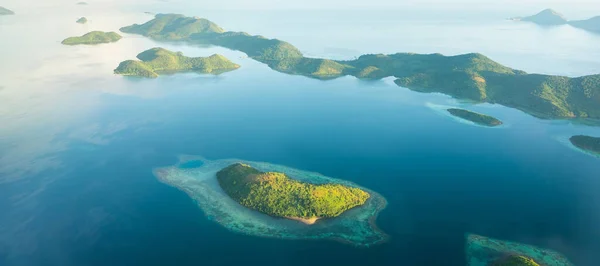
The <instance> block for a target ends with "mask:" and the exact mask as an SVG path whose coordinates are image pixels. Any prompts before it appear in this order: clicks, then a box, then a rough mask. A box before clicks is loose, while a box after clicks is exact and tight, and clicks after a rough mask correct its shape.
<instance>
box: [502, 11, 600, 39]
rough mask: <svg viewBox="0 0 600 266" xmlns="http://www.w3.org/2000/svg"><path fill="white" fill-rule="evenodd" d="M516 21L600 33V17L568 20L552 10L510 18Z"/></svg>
mask: <svg viewBox="0 0 600 266" xmlns="http://www.w3.org/2000/svg"><path fill="white" fill-rule="evenodd" d="M510 20H514V21H527V22H532V23H535V24H538V25H542V26H558V25H566V24H568V25H571V26H573V27H575V28H579V29H582V30H586V31H589V32H593V33H600V16H595V17H593V18H590V19H586V20H568V19H567V18H565V17H564V16H563V15H561V14H560V13H558V12H556V11H554V10H552V9H545V10H543V11H542V12H540V13H538V14H535V15H533V16H529V17H515V18H510Z"/></svg>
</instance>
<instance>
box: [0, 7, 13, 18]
mask: <svg viewBox="0 0 600 266" xmlns="http://www.w3.org/2000/svg"><path fill="white" fill-rule="evenodd" d="M14 14H15V12H13V11H12V10H9V9H6V8H4V7H1V6H0V16H2V15H14Z"/></svg>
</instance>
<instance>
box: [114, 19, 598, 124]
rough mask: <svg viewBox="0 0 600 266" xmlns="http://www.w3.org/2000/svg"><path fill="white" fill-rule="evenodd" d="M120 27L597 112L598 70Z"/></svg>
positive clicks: (513, 103)
mask: <svg viewBox="0 0 600 266" xmlns="http://www.w3.org/2000/svg"><path fill="white" fill-rule="evenodd" d="M121 31H123V32H126V33H134V34H141V35H144V36H148V37H151V38H154V39H158V40H163V41H168V40H171V41H187V42H194V43H198V44H208V45H217V46H222V47H226V48H229V49H233V50H238V51H242V52H244V53H246V54H247V55H248V56H249V57H251V58H253V59H255V60H257V61H260V62H263V63H265V64H267V65H268V66H269V67H271V68H272V69H274V70H277V71H281V72H284V73H290V74H297V75H303V76H308V77H312V78H319V79H330V78H337V77H341V76H345V75H351V76H355V77H358V78H362V79H381V78H384V77H390V76H393V77H396V78H397V79H396V81H395V82H396V84H398V85H399V86H402V87H406V88H409V89H411V90H415V91H419V92H440V93H445V94H448V95H450V96H453V97H456V98H461V99H469V100H473V101H478V102H490V103H498V104H502V105H505V106H509V107H514V108H517V109H520V110H522V111H525V112H527V113H529V114H532V115H534V116H537V117H541V118H600V75H592V76H585V77H579V78H569V77H563V76H550V75H538V74H527V73H525V72H523V71H519V70H515V69H512V68H509V67H506V66H503V65H501V64H499V63H497V62H494V61H493V60H491V59H490V58H488V57H486V56H484V55H481V54H477V53H472V54H464V55H456V56H444V55H441V54H412V53H398V54H391V55H383V54H369V55H363V56H360V57H359V58H357V59H355V60H329V59H322V58H309V57H304V55H303V54H302V53H301V52H300V51H299V50H298V49H297V48H296V47H294V46H293V45H291V44H289V43H287V42H284V41H281V40H277V39H268V38H265V37H263V36H255V35H250V34H248V33H245V32H231V31H228V32H225V31H224V30H223V29H222V28H220V27H219V26H217V25H216V24H214V23H212V22H210V21H208V20H205V19H201V18H190V17H185V16H182V15H175V14H159V15H156V17H155V18H154V19H152V20H150V21H148V22H146V23H144V24H142V25H137V24H135V25H132V26H128V27H123V28H121Z"/></svg>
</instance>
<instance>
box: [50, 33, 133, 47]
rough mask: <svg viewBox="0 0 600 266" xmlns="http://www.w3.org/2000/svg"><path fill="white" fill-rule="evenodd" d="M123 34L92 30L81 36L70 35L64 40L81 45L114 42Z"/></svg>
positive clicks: (64, 41) (64, 42)
mask: <svg viewBox="0 0 600 266" xmlns="http://www.w3.org/2000/svg"><path fill="white" fill-rule="evenodd" d="M121 38H122V37H121V35H119V34H117V33H116V32H103V31H92V32H88V33H86V34H84V35H83V36H79V37H69V38H66V39H64V40H63V41H62V44H64V45H79V44H101V43H112V42H116V41H118V40H120V39H121Z"/></svg>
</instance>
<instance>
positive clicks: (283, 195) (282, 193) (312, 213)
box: [217, 163, 370, 224]
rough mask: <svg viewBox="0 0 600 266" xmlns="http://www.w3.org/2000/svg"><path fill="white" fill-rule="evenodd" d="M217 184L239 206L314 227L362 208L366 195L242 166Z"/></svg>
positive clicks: (222, 176) (221, 174) (233, 167)
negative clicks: (321, 220)
mask: <svg viewBox="0 0 600 266" xmlns="http://www.w3.org/2000/svg"><path fill="white" fill-rule="evenodd" d="M217 180H219V185H220V186H221V188H223V190H224V191H225V193H227V195H229V196H230V197H231V198H232V199H234V200H235V201H237V202H238V203H239V204H241V205H243V206H246V207H248V208H250V209H253V210H257V211H260V212H262V213H265V214H268V215H271V216H274V217H283V218H288V219H292V220H297V221H301V222H303V223H305V224H314V223H315V222H316V221H317V220H319V219H321V218H333V217H337V216H339V215H340V214H342V213H343V212H345V211H347V210H349V209H351V208H354V207H356V206H360V205H363V204H364V203H365V202H366V201H367V199H369V197H370V196H369V193H367V192H365V191H364V190H362V189H360V188H356V187H349V186H344V185H341V184H323V185H313V184H310V183H304V182H299V181H296V180H294V179H291V178H289V177H288V176H287V175H286V174H284V173H277V172H269V173H265V172H261V171H259V170H257V169H254V168H253V167H252V166H250V165H247V164H242V163H236V164H232V165H230V166H228V167H225V168H224V169H222V170H221V171H219V172H218V173H217Z"/></svg>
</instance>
